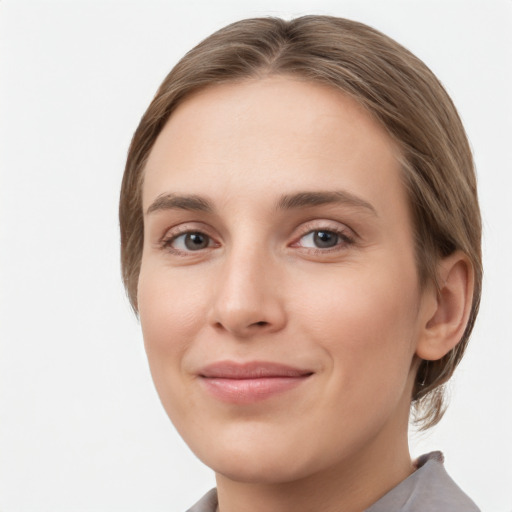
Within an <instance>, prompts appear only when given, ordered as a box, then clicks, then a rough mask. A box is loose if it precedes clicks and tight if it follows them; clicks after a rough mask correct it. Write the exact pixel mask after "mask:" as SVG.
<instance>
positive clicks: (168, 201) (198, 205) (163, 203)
mask: <svg viewBox="0 0 512 512" xmlns="http://www.w3.org/2000/svg"><path fill="white" fill-rule="evenodd" d="M161 210H189V211H194V212H205V213H212V212H213V206H212V204H211V203H210V201H208V200H207V199H205V198H204V197H201V196H197V195H177V194H172V193H171V194H161V195H159V196H158V197H157V198H156V199H155V200H154V201H153V202H152V203H151V205H150V206H149V208H148V209H147V211H146V215H149V214H150V213H154V212H157V211H161Z"/></svg>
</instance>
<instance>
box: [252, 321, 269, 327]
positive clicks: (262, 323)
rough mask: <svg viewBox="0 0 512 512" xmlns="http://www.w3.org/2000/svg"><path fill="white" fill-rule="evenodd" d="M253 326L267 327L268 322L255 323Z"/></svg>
mask: <svg viewBox="0 0 512 512" xmlns="http://www.w3.org/2000/svg"><path fill="white" fill-rule="evenodd" d="M253 325H260V326H265V325H268V322H264V321H260V322H256V323H255V324H253Z"/></svg>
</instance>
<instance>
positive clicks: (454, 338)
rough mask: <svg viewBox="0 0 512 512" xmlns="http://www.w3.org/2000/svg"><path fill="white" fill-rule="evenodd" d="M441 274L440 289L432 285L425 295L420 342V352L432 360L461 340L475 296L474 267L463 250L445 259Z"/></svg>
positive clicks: (421, 355) (440, 266)
mask: <svg viewBox="0 0 512 512" xmlns="http://www.w3.org/2000/svg"><path fill="white" fill-rule="evenodd" d="M437 278H438V283H439V290H436V289H435V288H434V285H432V286H430V287H428V288H427V289H426V290H425V293H424V296H423V301H422V307H421V308H422V310H421V313H420V317H421V318H420V321H421V324H420V329H421V333H420V336H419V339H418V344H417V346H416V355H417V356H418V357H420V358H421V359H425V360H428V361H435V360H437V359H441V358H442V357H443V356H444V355H446V354H447V353H448V352H449V351H450V350H452V349H453V348H454V347H455V346H456V345H457V343H459V341H460V339H461V338H462V335H463V334H464V330H465V329H466V324H467V321H468V318H469V314H470V311H471V304H472V300H473V288H474V273H473V267H472V265H471V262H470V261H469V259H468V257H467V256H466V255H465V254H464V253H463V252H461V251H456V252H454V253H453V254H451V255H450V256H448V257H446V258H444V259H443V260H441V261H440V263H439V265H438V267H437Z"/></svg>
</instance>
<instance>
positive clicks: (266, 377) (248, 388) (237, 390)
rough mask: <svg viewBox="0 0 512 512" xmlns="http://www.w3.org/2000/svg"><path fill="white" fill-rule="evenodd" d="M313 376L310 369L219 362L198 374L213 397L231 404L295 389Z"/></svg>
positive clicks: (263, 398) (272, 364) (245, 402)
mask: <svg viewBox="0 0 512 512" xmlns="http://www.w3.org/2000/svg"><path fill="white" fill-rule="evenodd" d="M312 375H313V372H312V371H310V370H304V369H300V368H294V367H291V366H287V365H282V364H278V363H271V362H260V361H253V362H249V363H242V364H240V363H235V362H232V361H221V362H218V363H214V364H211V365H208V366H206V367H205V368H203V369H201V371H200V372H199V374H198V376H199V378H200V379H201V382H202V384H203V385H204V387H205V388H206V390H207V392H208V393H209V394H211V395H212V396H213V397H215V398H217V399H219V400H221V401H222V402H228V403H233V404H251V403H255V402H259V401H262V400H266V399H268V398H270V397H272V396H275V395H278V394H281V393H285V392H286V391H289V390H291V389H294V388H296V387H297V386H299V385H301V384H302V383H303V382H305V381H306V380H308V379H309V377H311V376H312Z"/></svg>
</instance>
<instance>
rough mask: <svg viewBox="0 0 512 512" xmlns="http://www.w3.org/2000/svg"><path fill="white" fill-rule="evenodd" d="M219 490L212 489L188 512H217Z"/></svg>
mask: <svg viewBox="0 0 512 512" xmlns="http://www.w3.org/2000/svg"><path fill="white" fill-rule="evenodd" d="M217 504H218V501H217V490H216V489H210V490H209V491H208V492H207V493H206V494H205V495H204V496H203V497H202V498H201V499H200V500H199V501H198V502H197V503H196V504H195V505H193V506H192V507H191V508H189V509H188V510H187V512H215V511H216V510H217Z"/></svg>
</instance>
